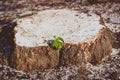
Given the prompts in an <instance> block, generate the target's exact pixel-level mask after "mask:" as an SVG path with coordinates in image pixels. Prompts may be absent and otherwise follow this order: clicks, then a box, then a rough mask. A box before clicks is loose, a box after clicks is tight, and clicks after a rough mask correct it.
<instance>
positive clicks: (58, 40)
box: [51, 36, 64, 49]
mask: <svg viewBox="0 0 120 80" xmlns="http://www.w3.org/2000/svg"><path fill="white" fill-rule="evenodd" d="M53 37H54V40H53V41H52V42H51V47H53V48H55V49H61V48H62V46H63V43H64V40H63V38H61V37H56V36H53Z"/></svg>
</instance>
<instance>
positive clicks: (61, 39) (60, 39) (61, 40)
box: [56, 37, 64, 42]
mask: <svg viewBox="0 0 120 80" xmlns="http://www.w3.org/2000/svg"><path fill="white" fill-rule="evenodd" d="M56 40H57V41H60V42H64V40H63V38H61V37H57V38H56Z"/></svg>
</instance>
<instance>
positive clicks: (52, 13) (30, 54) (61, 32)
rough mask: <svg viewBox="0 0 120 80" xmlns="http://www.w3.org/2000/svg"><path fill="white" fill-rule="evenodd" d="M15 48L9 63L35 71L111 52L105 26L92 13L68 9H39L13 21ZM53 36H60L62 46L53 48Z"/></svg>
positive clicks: (83, 61) (81, 61)
mask: <svg viewBox="0 0 120 80" xmlns="http://www.w3.org/2000/svg"><path fill="white" fill-rule="evenodd" d="M14 30H15V47H14V53H13V54H12V56H11V63H10V66H11V67H13V68H16V69H18V70H23V71H37V70H39V69H41V68H43V69H49V68H55V67H57V66H63V65H66V66H68V65H80V64H82V63H87V62H94V63H99V62H100V61H101V60H102V58H104V57H105V56H107V55H109V54H110V53H111V48H112V47H111V43H110V41H111V38H110V35H109V30H108V28H107V27H106V26H105V25H103V24H102V19H101V18H100V16H98V15H96V14H92V15H88V14H84V13H80V12H79V11H74V10H70V9H57V10H54V9H51V10H44V11H40V12H38V13H37V14H34V15H32V16H27V17H23V18H21V19H18V20H17V26H16V27H15V29H14ZM53 36H59V37H62V38H63V39H64V44H63V47H62V49H58V50H57V49H53V48H51V47H50V46H49V45H48V41H50V40H53Z"/></svg>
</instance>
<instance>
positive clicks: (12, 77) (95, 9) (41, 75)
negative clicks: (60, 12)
mask: <svg viewBox="0 0 120 80" xmlns="http://www.w3.org/2000/svg"><path fill="white" fill-rule="evenodd" d="M37 1H39V0H34V1H29V0H20V1H16V0H15V1H14V2H10V1H9V0H8V1H0V53H6V54H10V53H11V50H12V47H13V45H12V43H11V42H9V39H13V37H14V36H13V28H14V26H15V25H16V24H15V19H19V18H21V17H24V16H29V15H32V14H35V13H36V12H37V11H40V10H45V9H50V8H52V9H58V8H59V9H61V8H70V9H73V10H79V11H80V12H83V13H86V14H93V13H96V14H101V16H102V17H103V20H104V22H105V25H106V26H107V27H108V28H109V29H110V30H111V34H112V35H113V42H112V43H113V44H112V45H113V52H112V53H111V55H110V57H109V58H106V59H104V60H103V61H102V63H101V64H97V65H93V64H91V63H88V64H87V65H86V67H87V68H84V67H82V66H71V67H65V66H64V67H60V68H57V69H51V70H48V71H45V70H40V71H39V72H38V73H37V74H31V73H25V72H22V71H17V70H15V69H13V68H10V67H9V66H6V65H3V64H0V80H16V79H18V80H19V79H27V80H39V79H40V80H120V3H117V2H105V3H87V2H84V3H81V2H80V1H74V2H70V1H68V2H64V0H61V1H59V0H57V1H56V2H54V1H53V2H51V1H48V2H44V0H42V1H43V2H37ZM4 43H5V44H4Z"/></svg>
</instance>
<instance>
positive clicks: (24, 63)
mask: <svg viewBox="0 0 120 80" xmlns="http://www.w3.org/2000/svg"><path fill="white" fill-rule="evenodd" d="M110 40H111V39H110V35H109V30H108V29H107V28H106V27H105V28H103V29H102V30H101V31H100V32H99V34H98V35H97V36H96V37H95V39H93V40H91V41H88V42H84V43H79V44H70V43H65V44H64V46H63V48H62V49H61V50H55V49H52V48H50V47H49V46H41V47H21V46H18V45H16V46H15V49H14V50H15V51H14V53H13V54H12V57H11V64H10V65H11V67H13V68H16V69H18V70H23V71H26V72H27V71H31V72H33V71H37V70H39V69H48V68H54V67H57V66H69V65H81V64H82V63H87V62H92V63H100V62H101V60H102V59H103V58H104V57H105V56H107V55H109V54H110V53H111V50H112V46H111V41H110Z"/></svg>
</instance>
